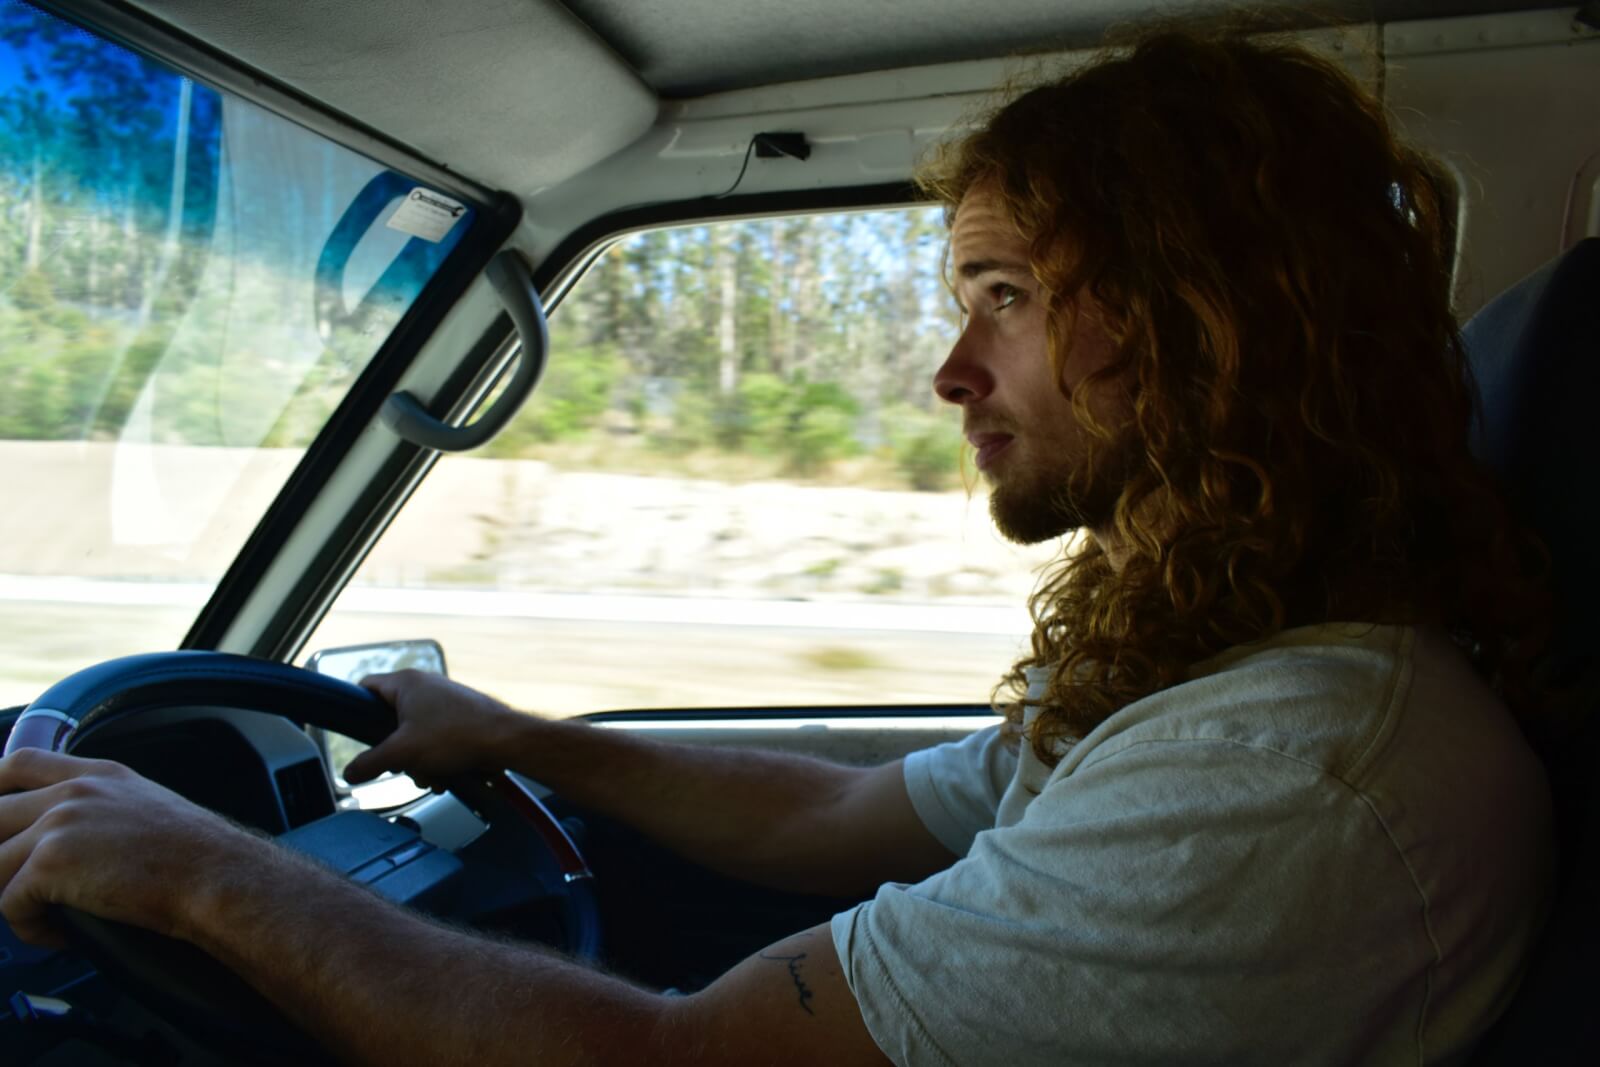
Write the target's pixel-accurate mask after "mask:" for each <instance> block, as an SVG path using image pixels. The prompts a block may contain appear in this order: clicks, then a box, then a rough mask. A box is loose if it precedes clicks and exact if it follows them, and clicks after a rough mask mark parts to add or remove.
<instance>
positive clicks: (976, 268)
mask: <svg viewBox="0 0 1600 1067" xmlns="http://www.w3.org/2000/svg"><path fill="white" fill-rule="evenodd" d="M1029 269H1030V268H1029V267H1028V264H1026V263H1021V262H1018V261H1016V260H1010V259H969V260H967V261H966V262H964V263H962V264H960V265H959V266H957V267H956V274H957V275H959V276H960V277H963V278H976V277H977V276H978V275H980V274H988V273H989V272H991V271H1000V272H1002V273H1008V274H1016V273H1026V272H1027V271H1028V270H1029Z"/></svg>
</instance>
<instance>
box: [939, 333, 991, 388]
mask: <svg viewBox="0 0 1600 1067" xmlns="http://www.w3.org/2000/svg"><path fill="white" fill-rule="evenodd" d="M978 349H979V346H978V344H977V343H976V338H974V337H973V336H972V331H971V329H970V327H969V328H968V329H966V330H963V331H962V333H961V336H960V337H958V338H957V339H956V343H955V347H954V348H952V349H950V354H949V355H948V356H946V357H945V360H944V364H943V365H942V366H941V367H940V368H939V369H938V370H937V371H935V372H934V375H933V391H934V392H935V393H937V394H938V396H939V399H940V400H943V401H945V402H946V403H950V404H968V403H971V402H973V401H977V400H982V399H983V398H984V397H986V396H988V395H989V394H990V393H992V392H993V391H994V376H993V375H991V374H990V373H989V369H988V367H987V366H985V364H984V361H983V359H982V358H981V353H980V352H979V351H978Z"/></svg>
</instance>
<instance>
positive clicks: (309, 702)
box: [5, 650, 600, 1061]
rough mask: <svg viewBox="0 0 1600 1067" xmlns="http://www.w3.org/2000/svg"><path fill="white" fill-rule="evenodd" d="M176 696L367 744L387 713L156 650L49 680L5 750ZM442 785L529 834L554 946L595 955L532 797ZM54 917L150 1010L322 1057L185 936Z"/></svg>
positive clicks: (563, 845)
mask: <svg viewBox="0 0 1600 1067" xmlns="http://www.w3.org/2000/svg"><path fill="white" fill-rule="evenodd" d="M183 706H212V707H227V708H230V709H236V710H242V711H252V712H257V713H260V714H271V715H283V714H285V709H288V708H292V709H293V713H292V714H291V715H290V717H291V718H293V719H295V720H296V721H298V722H303V723H308V724H310V725H315V726H320V727H323V728H324V729H328V730H332V731H334V732H336V733H341V734H344V735H345V736H348V737H351V738H354V739H355V740H357V741H361V742H363V743H366V744H377V743H378V742H379V741H382V740H383V739H384V738H385V737H387V736H388V735H389V734H390V733H391V732H392V731H393V730H394V728H395V722H396V720H395V715H394V711H393V709H392V708H390V707H389V706H388V705H387V704H385V703H384V702H383V701H382V700H381V699H380V698H379V697H378V696H377V695H376V694H374V693H372V692H370V691H368V690H366V689H363V688H361V687H360V686H357V685H352V684H351V683H349V682H344V681H341V680H339V679H336V678H331V677H327V676H325V675H319V674H313V673H312V672H310V671H305V670H302V669H300V668H297V667H292V666H289V665H287V664H283V663H277V662H274V661H270V660H260V659H253V658H251V657H248V656H239V655H234V654H231V653H224V652H204V651H192V650H191V651H181V652H157V653H146V654H142V655H136V656H124V657H122V658H120V659H114V660H107V661H106V662H104V663H99V664H96V665H94V666H92V667H88V668H85V669H84V670H81V671H78V672H77V673H75V674H72V675H70V676H68V677H67V678H64V679H62V680H61V681H59V682H57V683H56V684H55V685H53V686H51V687H50V688H49V689H48V690H46V691H45V692H44V693H43V694H41V695H40V696H39V698H38V699H36V700H35V701H34V702H33V703H32V704H30V705H28V707H27V708H26V709H25V710H24V711H23V712H22V714H21V716H20V717H19V718H18V719H17V721H16V722H15V723H14V724H13V726H12V728H11V734H10V736H9V737H8V738H7V740H6V745H5V753H6V754H7V755H9V754H10V753H12V752H15V751H17V750H18V749H21V748H42V749H45V750H47V751H51V752H61V753H69V754H70V753H71V752H72V751H73V749H75V748H76V747H77V746H78V745H80V744H82V743H83V741H84V740H85V739H87V738H88V737H90V736H92V735H93V734H94V733H96V732H97V731H99V730H100V729H102V728H103V727H105V726H108V725H110V724H111V723H113V722H119V721H122V720H124V719H126V718H128V717H130V716H134V715H138V714H141V713H144V712H149V711H157V710H161V709H163V708H173V707H183ZM446 786H447V788H448V789H449V790H450V792H451V793H452V794H453V795H455V796H456V798H457V799H458V800H460V801H461V802H462V803H464V804H466V805H467V806H468V807H469V808H471V809H472V811H473V812H474V813H475V814H477V815H478V816H479V817H480V818H482V819H483V820H484V821H485V822H486V823H488V825H489V826H490V827H494V826H497V825H502V824H504V823H506V822H508V821H509V822H510V823H511V824H512V825H513V826H515V827H519V828H521V829H522V830H524V831H526V832H530V833H531V835H532V836H533V837H535V838H536V839H537V842H538V844H539V846H540V847H541V848H542V850H543V856H544V857H545V858H547V859H548V860H549V861H550V863H551V864H552V865H553V867H554V874H555V877H554V878H552V879H551V880H552V881H557V880H558V881H559V882H560V883H561V884H560V886H559V888H555V887H552V888H553V892H556V893H557V894H558V897H559V900H560V904H561V911H562V915H561V918H562V927H563V931H564V932H565V933H566V934H567V942H568V943H567V944H566V945H564V946H563V948H564V949H565V950H566V951H567V952H568V953H570V954H572V955H574V956H577V957H578V958H580V959H586V960H590V961H594V960H596V959H597V957H598V955H599V948H600V937H599V917H598V908H597V906H596V902H595V897H594V893H593V889H592V875H591V874H590V871H589V867H588V865H587V863H586V862H585V861H584V859H583V856H582V854H581V852H579V850H578V848H577V846H576V845H575V844H574V843H573V841H572V839H571V838H570V837H569V836H568V835H567V833H566V831H565V830H564V829H562V827H561V824H560V823H559V822H558V821H557V820H556V819H555V817H554V816H553V815H552V814H551V813H550V811H549V809H547V808H546V807H545V806H544V804H543V802H541V801H540V800H539V799H538V797H537V796H535V795H534V794H533V793H532V792H531V791H530V790H528V788H527V787H526V786H525V785H524V784H523V783H522V782H521V781H519V780H518V779H516V778H515V777H513V776H512V775H510V774H509V773H507V772H504V771H501V772H498V773H495V774H493V775H487V776H478V775H470V776H463V777H461V778H458V779H455V780H452V781H450V782H448V783H446ZM540 880H541V881H545V879H543V878H541V879H540ZM60 919H61V921H62V924H63V925H64V926H65V927H66V928H67V931H68V936H69V938H70V939H71V940H72V941H73V947H74V948H75V949H76V950H78V951H79V952H80V953H81V954H82V955H84V956H85V957H86V958H88V959H89V960H90V961H91V962H92V963H94V964H95V966H96V967H97V968H99V969H100V970H102V971H103V972H105V973H107V974H109V975H110V976H111V977H112V978H113V980H115V981H118V983H119V984H121V985H122V986H123V988H124V989H126V990H127V991H128V992H129V993H130V994H131V995H133V996H134V997H135V998H136V999H139V1000H141V1001H143V1002H145V1003H146V1004H147V1006H149V1007H151V1008H152V1009H154V1010H156V1011H157V1013H158V1014H161V1015H164V1016H166V1017H169V1018H171V1017H174V1016H177V1017H180V1018H181V1019H182V1020H183V1021H184V1022H185V1023H186V1024H191V1023H196V1024H198V1027H199V1028H201V1029H206V1030H211V1031H212V1032H213V1035H214V1036H218V1037H221V1038H223V1039H224V1040H228V1039H232V1040H234V1041H235V1042H237V1039H239V1038H248V1039H249V1041H250V1042H252V1043H253V1044H254V1043H259V1042H262V1041H265V1043H266V1046H267V1047H265V1048H260V1047H257V1048H256V1049H255V1051H257V1052H264V1053H266V1054H267V1056H268V1057H269V1059H270V1058H279V1059H281V1058H282V1057H285V1056H293V1057H295V1058H297V1059H299V1060H301V1061H305V1060H307V1059H310V1060H312V1061H320V1060H322V1059H323V1058H324V1055H325V1054H323V1053H322V1052H321V1050H320V1049H319V1048H317V1046H316V1045H315V1044H314V1043H312V1042H311V1041H310V1039H309V1038H307V1037H306V1036H305V1035H304V1033H303V1032H302V1031H300V1030H299V1028H298V1027H296V1026H295V1025H294V1024H293V1023H291V1022H289V1020H288V1019H287V1018H286V1017H285V1016H284V1015H283V1014H282V1013H281V1012H280V1011H278V1009H277V1008H276V1007H275V1006H273V1005H272V1004H271V1003H270V1002H269V1001H267V1000H266V998H264V997H262V996H261V995H260V994H259V993H257V992H256V991H255V990H254V989H253V988H252V987H250V986H249V985H248V984H247V983H245V982H244V980H243V979H241V978H239V977H238V976H237V975H236V974H234V973H233V972H232V971H229V970H228V969H227V968H226V967H224V966H223V965H222V964H220V963H218V962H217V961H216V960H214V959H213V958H212V957H210V956H208V955H206V954H205V953H204V952H202V951H201V950H200V949H198V948H196V947H195V946H193V945H191V944H188V943H186V942H182V941H178V940H175V939H173V938H168V937H165V936H162V935H160V934H156V933H154V932H152V931H149V930H144V929H140V928H138V927H132V926H127V925H125V924H122V923H114V922H108V921H106V920H103V919H100V918H97V917H95V916H92V915H87V914H84V913H82V912H78V911H75V910H73V909H66V908H63V909H61V913H60ZM212 1024H218V1025H212ZM230 1051H234V1052H237V1051H238V1050H237V1049H230Z"/></svg>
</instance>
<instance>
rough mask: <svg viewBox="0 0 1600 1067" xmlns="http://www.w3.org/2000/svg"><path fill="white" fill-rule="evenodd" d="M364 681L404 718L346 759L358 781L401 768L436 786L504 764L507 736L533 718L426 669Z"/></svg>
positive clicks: (348, 774)
mask: <svg viewBox="0 0 1600 1067" xmlns="http://www.w3.org/2000/svg"><path fill="white" fill-rule="evenodd" d="M361 685H362V686H363V687H365V688H367V689H370V690H372V692H374V693H376V694H377V695H378V696H380V697H382V698H383V699H384V701H385V702H386V703H388V704H389V705H390V706H392V707H393V708H394V710H395V716H396V717H397V719H398V720H399V724H398V725H397V726H396V727H395V731H394V733H392V734H390V735H389V736H388V737H387V738H385V739H384V740H383V741H381V742H380V743H378V744H376V745H374V746H372V747H371V748H369V749H367V751H365V752H363V753H361V754H360V755H359V756H357V757H356V758H355V759H353V760H351V761H350V762H349V764H348V765H346V767H345V769H344V780H345V781H347V782H350V783H352V784H354V783H358V782H365V781H368V780H369V779H372V778H376V777H377V776H378V775H380V774H382V773H383V772H384V771H400V772H403V773H405V774H409V775H410V776H411V777H412V778H413V779H415V780H416V782H417V784H418V785H422V786H428V787H435V786H439V785H440V784H442V783H443V782H444V781H446V780H448V779H449V778H451V777H453V776H454V775H458V774H461V773H463V772H466V771H494V770H499V769H500V768H501V767H502V766H503V765H504V760H505V754H504V751H503V746H504V744H505V742H506V741H507V739H508V738H509V737H510V736H511V735H512V734H513V733H515V731H516V730H517V729H518V727H522V728H526V726H527V725H528V723H529V722H530V721H531V720H532V717H531V716H528V715H524V714H522V713H520V712H516V711H513V710H511V709H510V708H508V707H506V706H505V705H504V704H502V703H500V702H499V701H498V700H495V699H494V698H493V697H490V696H486V695H484V694H483V693H480V692H478V691H477V690H475V689H468V688H467V687H466V686H464V685H461V684H459V683H457V682H452V681H450V679H448V678H446V677H444V676H443V675H439V674H430V673H428V672H426V671H409V670H408V671H395V672H394V673H393V674H373V675H369V676H368V677H366V678H363V679H362V680H361Z"/></svg>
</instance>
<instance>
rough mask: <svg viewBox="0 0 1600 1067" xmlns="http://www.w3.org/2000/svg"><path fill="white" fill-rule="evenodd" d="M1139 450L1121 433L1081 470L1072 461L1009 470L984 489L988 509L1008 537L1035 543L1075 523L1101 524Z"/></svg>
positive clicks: (1128, 477) (1097, 526)
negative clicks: (1007, 473) (1007, 475)
mask: <svg viewBox="0 0 1600 1067" xmlns="http://www.w3.org/2000/svg"><path fill="white" fill-rule="evenodd" d="M1139 452H1140V450H1139V449H1138V447H1137V442H1136V441H1135V440H1134V439H1133V436H1132V435H1131V434H1128V433H1124V434H1122V435H1121V436H1120V437H1119V438H1118V439H1117V440H1115V441H1113V442H1112V443H1111V444H1109V445H1106V446H1104V447H1103V448H1100V449H1097V450H1096V454H1095V456H1094V459H1093V463H1092V465H1091V466H1090V468H1089V469H1088V470H1087V471H1085V470H1081V469H1079V468H1078V467H1077V465H1075V464H1073V463H1072V462H1071V461H1069V460H1066V459H1061V460H1060V461H1059V462H1057V463H1054V464H1050V465H1046V466H1039V467H1034V468H1031V469H1028V470H1021V471H1012V472H1011V475H1010V477H1007V478H1006V479H1005V480H1004V481H1000V480H998V479H997V480H995V481H994V483H993V484H992V486H991V487H990V490H989V515H990V517H991V518H993V519H994V524H995V528H996V529H998V530H999V531H1000V535H1001V536H1002V537H1004V538H1005V539H1006V540H1008V541H1012V542H1015V543H1016V544H1019V545H1036V544H1038V543H1039V542H1041V541H1049V540H1051V539H1052V538H1056V537H1061V536H1063V535H1065V534H1068V533H1070V532H1072V531H1073V530H1078V529H1085V528H1087V529H1090V530H1095V529H1105V528H1109V527H1110V525H1111V519H1112V516H1113V515H1115V514H1116V510H1117V501H1118V500H1120V499H1121V498H1122V491H1123V489H1124V488H1125V487H1126V486H1127V485H1128V482H1129V481H1130V480H1131V479H1132V477H1133V474H1134V470H1135V465H1136V463H1137V461H1138V457H1139Z"/></svg>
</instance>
